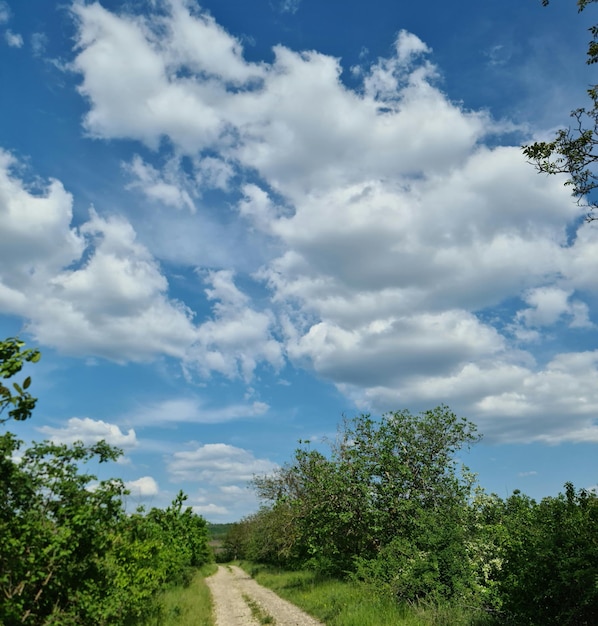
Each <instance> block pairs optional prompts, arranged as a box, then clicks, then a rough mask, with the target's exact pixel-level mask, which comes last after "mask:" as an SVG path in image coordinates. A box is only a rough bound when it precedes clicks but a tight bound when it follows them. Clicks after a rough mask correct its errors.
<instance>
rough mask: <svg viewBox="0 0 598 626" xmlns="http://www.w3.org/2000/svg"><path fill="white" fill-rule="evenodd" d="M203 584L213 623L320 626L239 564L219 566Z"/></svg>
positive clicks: (234, 625)
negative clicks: (209, 598) (211, 604)
mask: <svg viewBox="0 0 598 626" xmlns="http://www.w3.org/2000/svg"><path fill="white" fill-rule="evenodd" d="M206 583H207V584H208V587H209V588H210V591H211V592H212V597H213V598H214V608H215V614H216V626H258V625H259V624H273V625H274V626H323V625H322V623H321V622H318V621H317V620H315V619H314V618H313V617H310V616H309V615H307V613H304V612H303V611H302V610H301V609H298V608H297V607H296V606H294V605H293V604H291V603H290V602H287V601H286V600H283V599H282V598H279V597H278V596H277V595H276V594H275V593H274V592H273V591H270V590H269V589H266V588H265V587H262V586H261V585H258V584H257V583H256V582H255V580H253V579H252V578H251V577H250V576H249V575H248V574H246V573H245V572H244V571H243V570H242V569H240V568H239V567H235V566H224V567H223V566H222V565H221V566H219V567H218V571H217V572H216V573H215V574H214V575H213V576H210V577H209V578H206ZM252 608H253V612H252Z"/></svg>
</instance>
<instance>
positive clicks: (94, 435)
mask: <svg viewBox="0 0 598 626" xmlns="http://www.w3.org/2000/svg"><path fill="white" fill-rule="evenodd" d="M39 431H40V432H42V433H44V435H46V436H47V437H49V438H50V440H51V441H53V442H54V443H66V444H72V443H74V442H75V441H82V442H83V443H84V444H87V445H89V444H94V443H97V442H98V441H101V440H102V439H104V440H105V441H106V443H109V444H111V445H113V446H118V447H121V448H132V447H135V446H136V445H137V436H136V434H135V431H134V430H133V429H132V428H131V429H129V430H128V431H127V432H126V433H125V432H123V431H121V429H120V428H119V427H118V426H117V425H116V424H110V423H109V422H104V421H102V420H93V419H91V418H89V417H83V418H79V417H71V418H70V419H69V420H68V422H67V423H66V426H63V427H62V428H53V427H51V426H42V427H40V428H39Z"/></svg>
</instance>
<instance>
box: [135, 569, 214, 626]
mask: <svg viewBox="0 0 598 626" xmlns="http://www.w3.org/2000/svg"><path fill="white" fill-rule="evenodd" d="M216 568H217V566H216V565H214V564H213V563H210V564H208V565H204V566H203V567H201V568H200V569H199V570H198V571H197V572H196V573H195V575H194V576H193V579H192V580H191V582H190V584H189V585H188V586H187V587H173V588H172V589H169V590H168V591H165V592H164V593H163V594H162V597H161V598H160V600H161V604H162V612H161V614H160V615H159V616H158V617H156V618H155V619H152V620H151V621H148V622H146V623H145V624H144V626H214V616H213V613H212V596H211V594H210V590H209V589H208V586H207V585H206V583H205V580H204V578H205V577H206V576H210V575H211V574H213V573H214V572H215V571H216Z"/></svg>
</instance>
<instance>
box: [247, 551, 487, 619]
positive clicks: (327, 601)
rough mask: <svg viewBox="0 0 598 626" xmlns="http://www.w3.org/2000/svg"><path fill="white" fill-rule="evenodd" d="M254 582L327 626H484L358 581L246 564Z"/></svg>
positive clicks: (450, 609)
mask: <svg viewBox="0 0 598 626" xmlns="http://www.w3.org/2000/svg"><path fill="white" fill-rule="evenodd" d="M240 566H241V567H242V568H243V569H245V571H247V572H248V573H249V574H250V575H251V576H253V577H254V578H255V580H256V581H257V582H258V583H260V584H262V585H264V586H265V587H268V588H269V589H272V590H273V591H274V592H276V593H277V594H278V595H280V596H281V597H282V598H285V599H287V600H289V601H290V602H292V603H293V604H295V605H297V606H299V607H301V608H302V609H303V610H304V611H306V612H307V613H309V614H310V615H313V616H314V617H315V618H317V619H319V620H320V621H322V622H323V623H324V624H326V626H483V625H484V624H488V623H489V622H485V621H484V618H483V616H479V615H473V614H472V613H470V612H469V611H467V610H466V609H461V608H458V607H454V606H448V605H445V606H435V605H427V606H424V605H420V606H408V605H403V606H401V605H399V604H398V603H397V602H396V601H394V600H393V599H392V598H389V597H387V596H384V595H382V594H378V593H377V592H376V590H375V589H372V588H371V587H368V586H366V585H364V584H361V583H358V582H349V581H341V580H333V579H326V578H322V577H319V576H317V575H316V574H314V573H313V572H309V571H298V572H288V571H283V570H278V569H275V568H268V567H264V566H256V565H255V564H252V563H247V562H243V563H240Z"/></svg>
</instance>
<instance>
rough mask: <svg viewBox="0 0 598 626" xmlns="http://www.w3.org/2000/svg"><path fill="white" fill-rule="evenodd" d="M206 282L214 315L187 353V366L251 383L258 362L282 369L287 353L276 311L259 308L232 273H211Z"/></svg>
mask: <svg viewBox="0 0 598 626" xmlns="http://www.w3.org/2000/svg"><path fill="white" fill-rule="evenodd" d="M206 282H207V283H208V285H210V287H209V288H208V289H206V294H207V296H208V298H209V299H210V300H212V301H214V302H215V304H214V306H213V312H214V316H213V319H210V320H208V321H205V322H203V323H202V324H200V325H199V327H198V329H197V340H196V342H195V343H194V344H193V346H191V348H190V349H189V350H188V351H187V354H186V363H187V365H188V366H189V367H194V368H197V369H198V370H199V371H201V372H203V373H204V374H206V373H209V372H210V371H216V372H220V373H222V374H224V375H226V376H229V377H235V376H237V375H240V376H242V377H243V378H244V379H245V380H247V381H248V380H250V379H251V377H252V375H253V372H254V370H255V368H256V366H257V364H258V362H265V363H268V364H270V365H271V366H273V367H275V368H278V367H281V366H282V364H283V352H282V346H281V344H280V342H279V341H278V340H277V339H276V338H275V336H274V334H273V331H274V326H275V318H274V315H273V314H272V312H271V311H270V310H268V309H265V310H257V309H255V308H254V307H253V306H252V305H251V304H250V299H249V297H248V296H247V295H246V294H245V293H243V292H241V291H240V290H239V289H238V288H237V286H236V285H235V282H234V274H233V272H232V271H230V270H220V271H216V272H209V273H208V274H207V276H206Z"/></svg>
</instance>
